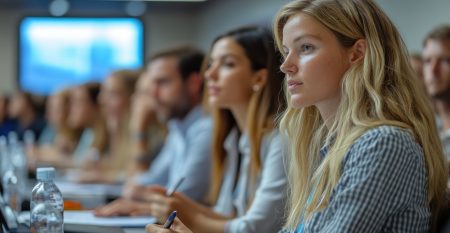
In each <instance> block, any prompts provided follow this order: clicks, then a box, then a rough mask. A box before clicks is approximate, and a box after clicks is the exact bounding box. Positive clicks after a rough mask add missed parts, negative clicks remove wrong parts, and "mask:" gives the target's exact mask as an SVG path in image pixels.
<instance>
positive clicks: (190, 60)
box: [147, 46, 204, 80]
mask: <svg viewBox="0 0 450 233" xmlns="http://www.w3.org/2000/svg"><path fill="white" fill-rule="evenodd" d="M165 57H174V58H176V59H177V60H178V70H179V71H180V74H181V76H182V78H183V80H186V79H187V78H188V77H189V75H190V74H192V73H200V69H201V67H202V63H203V59H204V54H203V52H202V51H200V50H198V49H196V48H194V47H191V46H179V47H173V48H170V49H167V50H163V51H160V52H158V53H156V54H154V55H153V56H151V57H150V60H149V61H148V62H147V65H148V64H150V63H151V62H152V61H154V60H155V59H158V58H165Z"/></svg>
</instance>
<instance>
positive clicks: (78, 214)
mask: <svg viewBox="0 0 450 233" xmlns="http://www.w3.org/2000/svg"><path fill="white" fill-rule="evenodd" d="M155 222H156V219H155V218H153V217H151V216H137V217H128V216H118V217H96V216H95V215H94V214H93V212H92V211H88V210H85V211H64V224H74V225H75V224H76V225H95V226H109V227H145V226H146V225H147V224H150V223H155Z"/></svg>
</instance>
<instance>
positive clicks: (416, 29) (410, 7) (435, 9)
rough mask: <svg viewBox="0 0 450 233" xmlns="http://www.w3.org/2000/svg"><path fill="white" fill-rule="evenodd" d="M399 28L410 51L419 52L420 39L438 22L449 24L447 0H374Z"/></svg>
mask: <svg viewBox="0 0 450 233" xmlns="http://www.w3.org/2000/svg"><path fill="white" fill-rule="evenodd" d="M376 1H377V2H378V3H379V5H380V6H381V7H382V8H383V9H384V10H385V12H386V14H388V15H389V17H390V18H391V19H392V21H393V22H394V24H395V25H396V26H397V28H398V29H399V31H400V33H401V34H402V36H403V39H404V40H405V43H406V45H407V46H408V48H409V50H410V51H413V52H420V51H421V48H422V40H423V38H424V37H425V36H426V35H427V34H428V32H429V31H430V30H431V29H432V28H434V27H436V26H437V25H440V24H444V23H447V24H450V1H449V0H427V1H425V0H376Z"/></svg>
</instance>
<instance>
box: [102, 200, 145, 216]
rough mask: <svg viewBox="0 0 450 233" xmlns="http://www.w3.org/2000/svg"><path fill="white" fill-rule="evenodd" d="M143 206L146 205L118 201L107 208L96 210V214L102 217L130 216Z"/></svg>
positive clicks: (129, 201)
mask: <svg viewBox="0 0 450 233" xmlns="http://www.w3.org/2000/svg"><path fill="white" fill-rule="evenodd" d="M141 206H145V203H139V202H134V201H131V200H127V199H118V200H115V201H113V202H111V203H110V204H108V205H106V206H103V207H101V208H98V209H96V210H95V211H94V214H95V215H96V216H102V217H109V216H117V215H130V213H132V212H134V211H137V210H138V208H139V207H141Z"/></svg>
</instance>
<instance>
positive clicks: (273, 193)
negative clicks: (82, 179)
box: [147, 27, 287, 233]
mask: <svg viewBox="0 0 450 233" xmlns="http://www.w3.org/2000/svg"><path fill="white" fill-rule="evenodd" d="M273 43H274V41H273V39H272V36H271V34H270V33H268V32H266V31H265V30H263V29H261V28H258V27H245V28H240V29H236V30H233V31H230V32H228V33H225V34H224V35H222V36H219V37H218V38H217V39H216V40H215V41H214V43H213V46H212V49H211V53H210V56H209V59H208V63H209V66H208V68H207V70H206V72H205V78H206V80H207V84H208V89H207V91H208V103H209V105H210V107H211V109H212V112H213V122H214V132H213V147H212V152H213V175H212V185H211V189H210V200H209V201H210V203H211V204H212V205H214V208H210V207H207V206H204V205H201V204H199V203H196V202H194V201H192V200H190V199H189V198H187V197H186V196H184V195H183V194H181V193H175V194H174V195H173V196H172V197H166V196H165V195H164V190H160V192H159V194H153V195H151V196H149V197H148V201H149V202H150V203H149V208H150V210H149V213H150V214H152V215H153V216H156V217H157V218H158V219H159V221H160V222H163V221H164V220H165V218H166V217H167V216H168V214H169V213H170V212H171V211H172V210H177V212H178V214H179V216H180V218H181V219H182V220H183V221H184V223H185V224H186V225H187V226H188V227H189V228H190V229H192V230H193V231H194V232H196V233H216V232H217V233H222V232H227V233H240V232H247V233H252V232H254V233H256V232H258V233H272V232H277V231H278V230H280V228H281V226H282V217H283V207H284V202H283V200H284V198H285V186H286V184H287V183H286V182H287V179H286V175H285V172H284V167H283V158H282V144H281V142H280V136H279V134H278V130H277V129H276V127H275V122H274V121H275V117H276V114H277V112H278V110H279V109H280V108H283V107H284V101H283V98H282V95H281V92H282V77H281V72H279V70H278V66H279V61H280V56H278V53H276V50H275V49H274V48H273ZM158 228H160V227H159V226H156V225H151V226H149V227H148V229H147V231H148V232H159V230H162V229H158ZM186 231H187V232H189V231H188V229H187V228H186V227H183V225H182V224H181V222H179V221H178V220H177V223H175V224H174V225H173V228H172V229H171V230H167V232H186Z"/></svg>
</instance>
